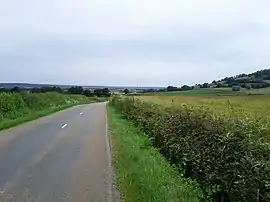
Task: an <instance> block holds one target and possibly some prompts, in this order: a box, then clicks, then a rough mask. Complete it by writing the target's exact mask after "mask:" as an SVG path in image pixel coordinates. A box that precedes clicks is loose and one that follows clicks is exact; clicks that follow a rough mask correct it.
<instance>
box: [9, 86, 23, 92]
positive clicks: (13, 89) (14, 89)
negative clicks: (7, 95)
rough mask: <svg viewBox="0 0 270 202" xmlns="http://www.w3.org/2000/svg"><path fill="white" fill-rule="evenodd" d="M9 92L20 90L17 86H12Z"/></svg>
mask: <svg viewBox="0 0 270 202" xmlns="http://www.w3.org/2000/svg"><path fill="white" fill-rule="evenodd" d="M10 92H11V93H19V92H21V89H20V88H19V87H18V86H14V87H13V88H11V89H10Z"/></svg>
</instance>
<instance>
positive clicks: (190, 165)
mask: <svg viewBox="0 0 270 202" xmlns="http://www.w3.org/2000/svg"><path fill="white" fill-rule="evenodd" d="M164 97H165V96H164ZM217 97H218V96H217ZM141 98H142V97H140V99H141ZM140 99H134V98H132V97H130V98H128V97H127V98H119V97H114V98H113V99H112V101H111V104H112V105H113V106H114V108H115V109H117V111H118V112H119V113H121V114H122V115H123V116H124V117H125V118H126V119H128V120H130V121H131V122H132V123H133V124H134V125H135V126H136V127H138V128H140V131H141V132H142V133H145V134H146V135H147V138H148V139H150V140H151V143H152V145H153V146H154V147H156V148H157V149H158V150H159V151H160V153H161V154H163V156H164V157H165V158H166V159H167V160H168V161H169V162H170V163H171V164H172V165H173V166H174V167H176V169H177V170H178V172H179V173H180V174H182V175H183V176H184V177H185V178H186V179H192V180H194V181H196V182H197V183H198V184H199V187H200V189H201V190H202V193H203V195H202V197H201V198H200V199H201V200H203V201H220V202H224V201H229V202H234V201H248V202H249V201H250V202H253V201H261V202H263V201H269V200H270V144H269V140H267V139H266V137H268V136H269V131H270V130H269V129H270V127H269V121H267V120H263V119H262V118H256V117H255V116H249V115H248V114H245V113H242V112H238V110H233V108H232V107H231V108H232V110H231V112H232V113H225V114H224V113H221V112H218V113H217V112H216V111H215V110H209V109H208V108H205V107H194V105H192V104H185V105H183V104H180V103H181V100H182V99H181V98H179V104H172V105H169V104H168V105H161V104H154V103H152V102H149V101H148V102H145V101H141V100H140ZM193 99H195V97H193ZM199 100H200V99H199ZM244 100H245V98H243V100H242V102H244ZM211 101H213V102H215V101H216V100H214V99H213V100H211ZM246 101H247V100H246ZM171 102H172V101H171ZM192 102H196V100H194V101H192ZM216 102H218V101H216ZM237 102H238V101H237ZM256 102H258V103H259V102H260V101H259V99H257V100H254V103H256ZM265 102H266V100H265ZM239 103H241V101H239ZM211 105H212V106H214V105H215V104H214V103H211V102H210V104H209V106H211ZM227 105H229V104H228V103H227ZM243 105H244V104H243ZM197 106H199V105H197ZM212 109H213V108H212ZM224 109H225V108H224ZM124 134H126V133H125V132H124ZM135 134H136V133H135ZM135 134H133V135H135ZM131 135H132V134H130V135H129V136H131ZM142 158H143V155H140V156H139V158H138V159H139V160H140V159H142ZM175 184H177V182H176V183H175ZM179 184H181V181H179ZM133 193H134V192H133ZM163 201H166V200H163ZM175 201H177V200H175Z"/></svg>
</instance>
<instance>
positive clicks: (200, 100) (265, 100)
mask: <svg viewBox="0 0 270 202" xmlns="http://www.w3.org/2000/svg"><path fill="white" fill-rule="evenodd" d="M137 98H139V99H141V100H143V101H148V102H149V101H150V102H154V103H158V104H163V105H167V106H172V105H175V106H177V105H191V106H194V107H201V106H204V107H207V108H209V109H211V110H214V111H217V112H226V113H227V112H229V111H231V110H232V109H233V110H237V111H243V112H246V113H248V114H250V115H252V116H256V117H261V116H268V117H269V118H270V96H267V95H256V96H255V95H252V96H248V95H245V96H244V95H243V96H216V95H165V94H156V95H149V96H138V97H137Z"/></svg>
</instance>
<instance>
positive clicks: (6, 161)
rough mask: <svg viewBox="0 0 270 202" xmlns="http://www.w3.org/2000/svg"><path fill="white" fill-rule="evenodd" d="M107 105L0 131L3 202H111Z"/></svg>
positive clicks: (80, 108)
mask: <svg viewBox="0 0 270 202" xmlns="http://www.w3.org/2000/svg"><path fill="white" fill-rule="evenodd" d="M110 158H111V157H110V149H109V141H108V138H107V118H106V104H105V103H97V104H90V105H81V106H76V107H73V108H70V109H67V110H64V111H61V112H58V113H56V114H53V115H50V116H47V117H43V118H40V119H38V120H36V121H32V122H29V123H26V124H23V125H20V126H18V127H15V128H12V129H9V130H5V131H2V132H0V201H1V202H13V201H14V202H15V201H16V202H30V201H31V202H32V201H34V202H56V201H57V202H58V201H61V202H62V201H70V202H85V201H87V202H100V201H108V202H111V201H114V200H113V192H114V190H113V186H112V184H113V182H112V181H113V180H112V169H111V164H110V160H111V159H110Z"/></svg>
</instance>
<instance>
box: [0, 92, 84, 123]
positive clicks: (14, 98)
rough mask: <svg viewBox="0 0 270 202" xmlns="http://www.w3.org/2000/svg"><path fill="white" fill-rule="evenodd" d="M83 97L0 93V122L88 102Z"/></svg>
mask: <svg viewBox="0 0 270 202" xmlns="http://www.w3.org/2000/svg"><path fill="white" fill-rule="evenodd" d="M88 101H89V98H87V97H85V96H83V95H66V94H60V93H54V92H52V93H26V92H24V93H0V122H1V121H2V120H5V119H16V118H19V117H23V116H24V115H26V114H29V113H30V112H32V111H40V110H43V109H47V108H54V107H59V106H63V105H68V104H75V103H82V102H88Z"/></svg>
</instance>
